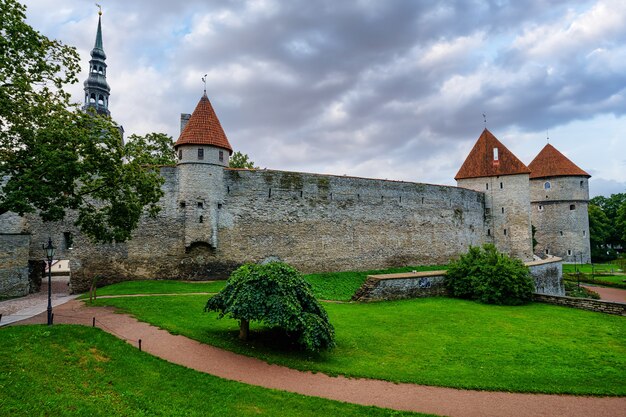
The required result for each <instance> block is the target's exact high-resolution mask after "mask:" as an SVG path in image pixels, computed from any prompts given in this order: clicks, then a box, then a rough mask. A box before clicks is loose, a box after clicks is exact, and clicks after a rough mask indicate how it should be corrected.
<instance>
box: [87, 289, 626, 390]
mask: <svg viewBox="0 0 626 417" xmlns="http://www.w3.org/2000/svg"><path fill="white" fill-rule="evenodd" d="M206 299H207V297H206V296H200V295H199V296H185V297H144V298H119V299H102V300H98V301H97V304H99V305H111V306H115V307H119V308H121V309H122V310H124V311H127V312H129V313H131V314H133V315H135V316H136V317H137V318H139V319H140V320H142V321H146V322H149V323H152V324H154V325H156V326H159V327H162V328H164V329H167V330H169V331H170V332H172V333H177V334H183V335H185V336H188V337H190V338H192V339H195V340H198V341H200V342H203V343H208V344H212V345H215V346H219V347H222V348H225V349H229V350H232V351H235V352H239V353H243V354H245V355H249V356H256V357H259V358H261V359H264V360H267V361H269V362H274V363H279V364H282V365H286V366H289V367H292V368H296V369H302V370H312V371H321V372H325V373H329V374H343V375H348V376H355V377H366V378H376V379H384V380H390V381H398V382H412V383H418V384H427V385H436V386H446V387H457V388H469V389H485V390H498V391H518V392H543V393H562V394H593V395H626V385H625V384H624V380H626V318H624V317H619V316H609V315H603V314H598V313H591V312H586V311H581V310H575V309H568V308H562V307H555V306H550V305H545V304H530V305H527V306H521V307H502V306H492V305H482V304H478V303H474V302H469V301H463V300H456V299H449V298H429V299H418V300H406V301H396V302H380V303H370V304H354V303H350V304H335V303H325V307H326V309H327V311H328V314H329V316H330V319H331V322H332V323H333V325H334V326H335V329H336V334H337V348H336V349H334V350H333V351H331V352H324V353H321V354H319V355H310V354H305V353H302V352H293V351H291V350H290V349H289V348H287V347H285V346H280V345H279V344H278V342H277V340H278V339H277V338H275V337H274V335H272V334H271V332H260V333H257V334H256V335H255V336H256V338H255V339H253V340H252V341H251V342H249V343H248V344H244V343H241V342H240V341H239V340H238V339H237V333H238V325H237V322H236V321H235V320H231V319H222V320H216V316H217V315H216V314H214V313H204V312H203V307H204V304H205V302H206ZM252 330H253V331H254V330H259V326H258V325H256V326H255V325H254V323H253V326H252Z"/></svg>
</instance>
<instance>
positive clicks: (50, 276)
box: [41, 236, 54, 326]
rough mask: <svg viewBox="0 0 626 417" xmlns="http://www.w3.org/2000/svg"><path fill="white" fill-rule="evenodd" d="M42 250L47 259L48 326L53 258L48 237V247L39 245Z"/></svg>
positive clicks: (50, 319)
mask: <svg viewBox="0 0 626 417" xmlns="http://www.w3.org/2000/svg"><path fill="white" fill-rule="evenodd" d="M41 247H42V249H43V250H45V251H46V258H47V259H48V326H51V325H52V258H53V257H54V246H52V239H51V238H50V236H48V246H44V245H43V244H42V245H41Z"/></svg>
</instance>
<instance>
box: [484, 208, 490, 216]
mask: <svg viewBox="0 0 626 417" xmlns="http://www.w3.org/2000/svg"><path fill="white" fill-rule="evenodd" d="M485 214H486V215H490V214H491V209H490V208H489V207H485Z"/></svg>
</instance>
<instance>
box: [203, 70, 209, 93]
mask: <svg viewBox="0 0 626 417" xmlns="http://www.w3.org/2000/svg"><path fill="white" fill-rule="evenodd" d="M207 75H209V74H204V77H202V82H203V83H204V95H206V76H207Z"/></svg>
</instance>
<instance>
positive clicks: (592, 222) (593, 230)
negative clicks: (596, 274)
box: [588, 203, 612, 262]
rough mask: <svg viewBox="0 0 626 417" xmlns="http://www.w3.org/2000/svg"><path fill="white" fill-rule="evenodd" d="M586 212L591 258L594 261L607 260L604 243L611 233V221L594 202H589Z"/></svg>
mask: <svg viewBox="0 0 626 417" xmlns="http://www.w3.org/2000/svg"><path fill="white" fill-rule="evenodd" d="M588 213H589V241H590V243H591V256H592V259H593V260H594V261H596V262H597V261H604V260H607V259H606V258H607V256H606V251H607V249H606V244H607V241H608V239H609V236H610V235H611V228H612V226H611V222H610V220H609V218H608V217H607V215H606V213H605V212H604V210H602V209H601V208H600V207H599V206H597V205H595V204H591V203H590V204H589V208H588Z"/></svg>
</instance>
